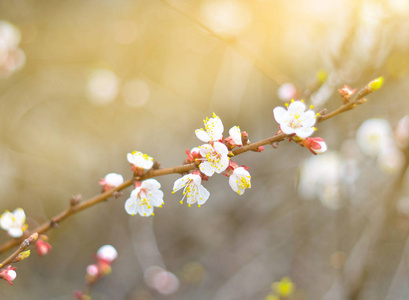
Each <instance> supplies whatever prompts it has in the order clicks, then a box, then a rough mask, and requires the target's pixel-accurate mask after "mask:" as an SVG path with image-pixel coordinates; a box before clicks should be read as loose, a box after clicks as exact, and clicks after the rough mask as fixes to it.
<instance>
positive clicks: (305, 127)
mask: <svg viewBox="0 0 409 300" xmlns="http://www.w3.org/2000/svg"><path fill="white" fill-rule="evenodd" d="M305 109H306V106H305V104H304V103H303V102H302V101H292V102H291V104H290V105H289V106H288V109H285V108H284V107H281V106H278V107H276V108H274V111H273V112H274V118H275V120H276V121H277V123H279V124H280V129H281V130H282V131H283V132H284V133H285V134H294V133H295V134H296V135H297V136H298V137H300V138H303V139H305V138H307V137H309V136H310V135H311V134H312V133H313V132H314V130H315V128H314V127H313V126H314V124H315V121H316V116H315V113H314V111H312V110H308V111H305Z"/></svg>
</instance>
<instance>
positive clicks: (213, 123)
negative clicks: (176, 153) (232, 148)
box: [195, 113, 224, 143]
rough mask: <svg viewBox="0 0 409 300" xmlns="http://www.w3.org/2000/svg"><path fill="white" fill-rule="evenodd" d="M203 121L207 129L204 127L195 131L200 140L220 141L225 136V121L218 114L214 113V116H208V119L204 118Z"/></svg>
mask: <svg viewBox="0 0 409 300" xmlns="http://www.w3.org/2000/svg"><path fill="white" fill-rule="evenodd" d="M203 123H204V125H205V129H206V131H205V130H204V129H203V128H200V129H196V131H195V133H196V136H197V138H198V139H199V140H201V141H202V142H206V143H207V142H211V141H213V142H215V141H219V140H221V139H222V138H223V130H224V127H223V123H222V120H220V118H219V117H218V116H216V114H214V113H213V118H210V119H209V118H206V120H203Z"/></svg>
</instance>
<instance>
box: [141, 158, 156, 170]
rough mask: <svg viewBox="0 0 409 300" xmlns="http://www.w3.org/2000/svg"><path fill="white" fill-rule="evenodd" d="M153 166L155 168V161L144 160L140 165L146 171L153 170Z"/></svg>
mask: <svg viewBox="0 0 409 300" xmlns="http://www.w3.org/2000/svg"><path fill="white" fill-rule="evenodd" d="M152 166H153V160H147V159H143V161H141V163H140V167H141V168H143V169H145V170H149V169H150V168H152Z"/></svg>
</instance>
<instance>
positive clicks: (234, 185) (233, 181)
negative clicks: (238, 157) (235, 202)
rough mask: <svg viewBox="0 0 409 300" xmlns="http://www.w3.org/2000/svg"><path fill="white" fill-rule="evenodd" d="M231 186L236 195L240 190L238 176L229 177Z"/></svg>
mask: <svg viewBox="0 0 409 300" xmlns="http://www.w3.org/2000/svg"><path fill="white" fill-rule="evenodd" d="M229 185H230V187H231V188H232V190H233V191H235V192H236V193H237V192H238V190H239V186H238V185H237V176H236V175H234V174H233V175H231V176H230V177H229Z"/></svg>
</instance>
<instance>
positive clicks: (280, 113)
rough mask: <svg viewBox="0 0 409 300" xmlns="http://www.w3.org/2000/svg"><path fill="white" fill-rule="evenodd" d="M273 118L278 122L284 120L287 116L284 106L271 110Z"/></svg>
mask: <svg viewBox="0 0 409 300" xmlns="http://www.w3.org/2000/svg"><path fill="white" fill-rule="evenodd" d="M273 114H274V119H275V120H276V122H277V123H278V124H282V123H284V122H285V120H286V118H287V110H286V109H285V108H284V107H281V106H278V107H276V108H274V110H273Z"/></svg>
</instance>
